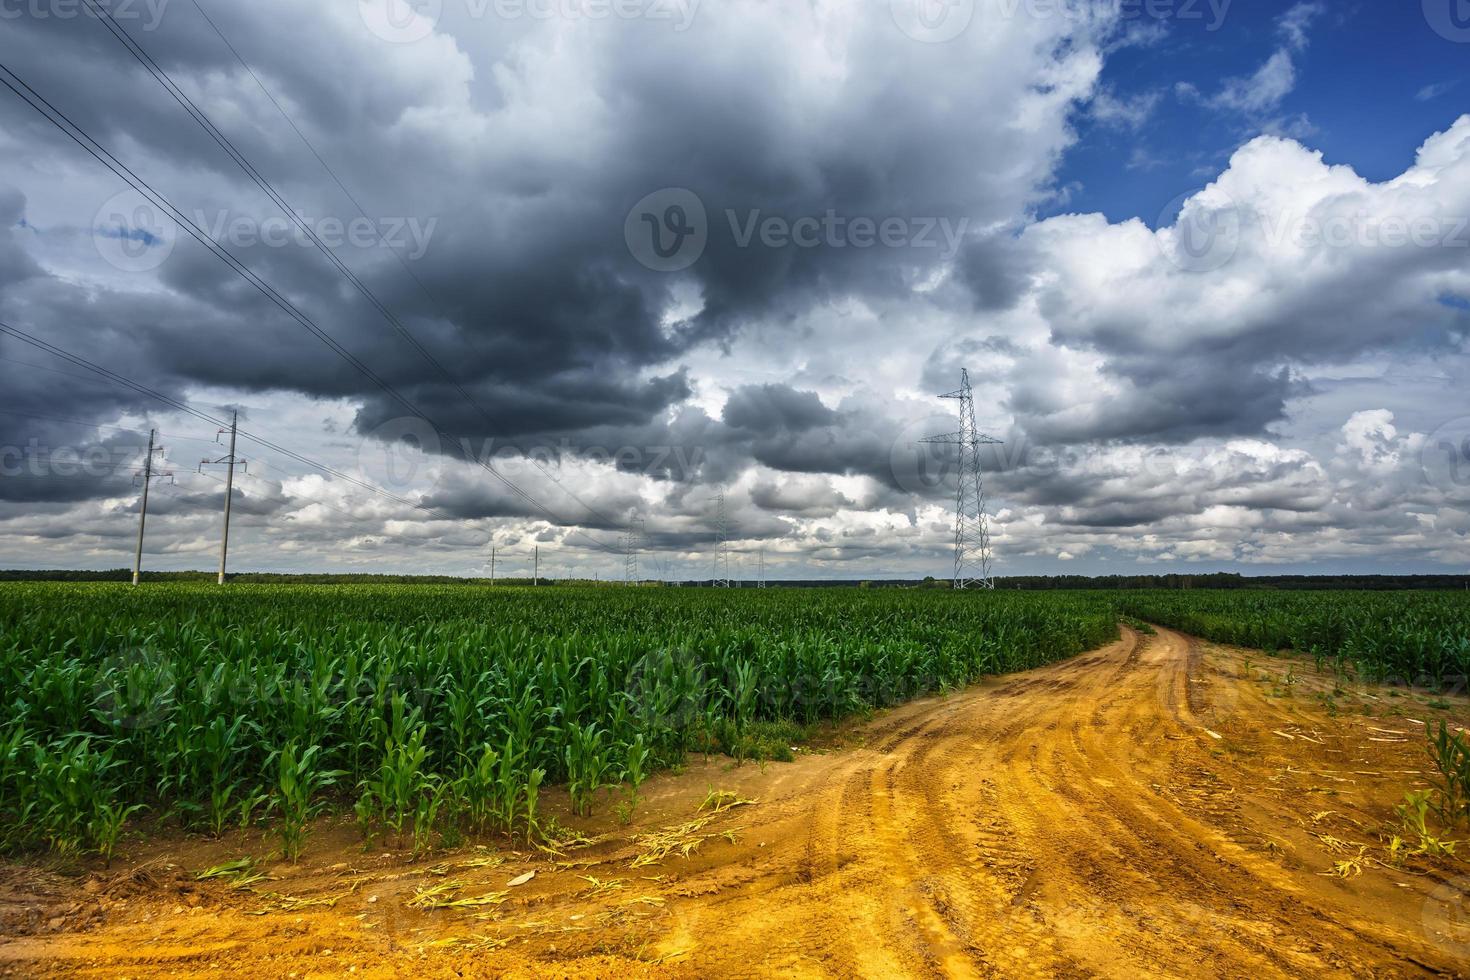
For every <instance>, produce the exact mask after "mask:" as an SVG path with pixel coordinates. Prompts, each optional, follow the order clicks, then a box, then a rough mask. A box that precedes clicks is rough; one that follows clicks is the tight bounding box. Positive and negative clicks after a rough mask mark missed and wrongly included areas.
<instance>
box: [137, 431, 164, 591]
mask: <svg viewBox="0 0 1470 980" xmlns="http://www.w3.org/2000/svg"><path fill="white" fill-rule="evenodd" d="M157 435H158V430H157V429H149V430H148V452H147V453H145V454H144V456H143V471H142V472H141V473H137V474H135V475H134V477H133V479H135V480H136V479H138V478H139V477H141V478H142V480H143V500H142V504H141V506H139V508H138V551H137V553H136V554H135V555H134V556H133V584H134V585H137V584H138V578H139V576H140V575H141V574H142V572H143V529H144V528H145V527H147V525H148V485H149V484H151V483H152V482H153V481H154V480H168V481H169V482H173V478H174V475H173V474H172V473H155V472H153V456H154V454H155V453H157V454H158V455H160V456H162V455H163V447H162V446H155V445H154V444H153V441H154V439H155V438H156V437H157Z"/></svg>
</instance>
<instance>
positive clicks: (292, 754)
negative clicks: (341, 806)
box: [274, 742, 343, 862]
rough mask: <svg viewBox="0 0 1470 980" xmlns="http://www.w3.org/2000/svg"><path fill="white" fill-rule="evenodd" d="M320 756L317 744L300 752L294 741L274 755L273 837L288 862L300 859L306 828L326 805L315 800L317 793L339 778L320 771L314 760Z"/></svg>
mask: <svg viewBox="0 0 1470 980" xmlns="http://www.w3.org/2000/svg"><path fill="white" fill-rule="evenodd" d="M320 754H321V746H319V745H312V746H308V747H307V748H305V749H302V748H300V747H299V746H298V745H297V744H296V743H295V742H288V743H286V745H285V746H283V747H282V748H281V750H280V751H279V752H278V753H277V754H276V797H275V800H274V803H275V808H276V813H277V815H278V822H277V826H276V835H277V838H278V839H279V840H280V842H281V854H282V856H283V857H285V858H286V860H288V861H293V862H294V861H296V860H297V859H299V858H300V857H301V848H302V846H303V844H304V843H305V841H306V833H307V829H306V825H307V823H308V822H310V820H311V818H312V817H314V816H315V815H316V814H317V813H318V812H319V811H320V810H321V808H322V807H323V806H325V805H326V803H325V801H324V800H321V799H320V798H319V797H320V794H321V792H322V791H323V790H325V789H327V788H328V787H330V786H332V785H333V783H335V782H336V780H337V777H339V776H341V775H343V773H342V772H340V771H336V770H327V769H323V768H321V766H320V765H319V764H318V758H317V757H318V756H319V755H320Z"/></svg>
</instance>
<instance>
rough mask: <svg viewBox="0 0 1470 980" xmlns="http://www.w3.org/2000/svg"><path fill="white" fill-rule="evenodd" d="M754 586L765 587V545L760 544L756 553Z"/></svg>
mask: <svg viewBox="0 0 1470 980" xmlns="http://www.w3.org/2000/svg"><path fill="white" fill-rule="evenodd" d="M755 587H756V588H757V589H764V588H765V587H766V546H765V545H761V549H760V551H759V552H757V553H756V579H755Z"/></svg>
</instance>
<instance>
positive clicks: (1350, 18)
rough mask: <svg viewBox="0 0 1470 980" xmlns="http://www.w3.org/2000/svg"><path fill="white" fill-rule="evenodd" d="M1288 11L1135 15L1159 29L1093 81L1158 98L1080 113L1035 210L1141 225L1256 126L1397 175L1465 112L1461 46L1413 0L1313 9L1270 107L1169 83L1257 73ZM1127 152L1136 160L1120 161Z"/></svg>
mask: <svg viewBox="0 0 1470 980" xmlns="http://www.w3.org/2000/svg"><path fill="white" fill-rule="evenodd" d="M1430 2H1434V0H1430ZM1446 2H1450V0H1446ZM1297 6H1299V7H1300V6H1301V5H1297ZM1288 9H1290V5H1286V4H1273V3H1260V2H1250V0H1236V2H1234V3H1232V4H1231V5H1230V6H1229V8H1228V10H1227V11H1226V13H1225V16H1224V18H1223V23H1222V24H1221V26H1220V27H1219V29H1217V30H1213V31H1211V30H1209V23H1210V20H1211V18H1212V17H1213V15H1212V14H1210V13H1209V11H1208V8H1207V7H1206V8H1202V12H1203V14H1204V19H1201V20H1177V19H1175V20H1166V21H1154V22H1149V21H1147V20H1142V21H1138V22H1136V23H1138V24H1139V25H1140V26H1149V27H1151V28H1152V29H1154V30H1156V31H1157V32H1158V37H1157V39H1156V40H1153V41H1151V43H1142V44H1137V45H1132V46H1128V47H1122V48H1119V49H1118V50H1116V51H1115V52H1113V53H1112V54H1111V55H1110V56H1109V58H1108V60H1107V61H1106V63H1105V65H1104V67H1103V71H1102V84H1103V86H1104V87H1105V88H1108V89H1111V90H1112V91H1113V92H1115V93H1116V95H1117V96H1118V97H1119V98H1120V99H1121V100H1124V101H1131V100H1136V99H1140V98H1149V97H1157V99H1158V102H1157V105H1156V107H1155V109H1154V111H1153V112H1152V113H1151V114H1150V115H1149V117H1148V119H1147V120H1146V121H1145V122H1143V124H1142V125H1141V126H1140V127H1139V128H1138V129H1137V130H1134V129H1131V128H1119V127H1117V126H1113V125H1108V124H1106V123H1100V122H1098V121H1096V120H1095V119H1093V118H1092V117H1091V116H1090V115H1089V114H1088V113H1087V112H1086V111H1085V110H1083V111H1079V114H1078V120H1077V125H1078V129H1079V136H1080V138H1079V140H1078V142H1077V144H1076V145H1075V146H1074V147H1073V148H1072V149H1071V150H1070V151H1069V152H1068V154H1067V155H1066V158H1065V160H1064V162H1063V166H1062V167H1061V169H1060V171H1059V174H1058V184H1059V185H1060V186H1063V187H1071V188H1072V191H1071V193H1070V194H1069V196H1068V197H1067V199H1066V200H1065V201H1064V202H1059V203H1053V204H1051V205H1050V206H1048V207H1047V208H1044V209H1042V212H1041V213H1042V214H1056V213H1060V212H1066V211H1078V212H1088V211H1100V212H1102V213H1104V214H1106V215H1107V216H1108V217H1109V218H1110V219H1111V220H1114V221H1119V220H1123V219H1126V218H1130V217H1141V218H1143V219H1144V220H1145V221H1147V222H1149V224H1150V225H1153V224H1154V222H1155V220H1156V218H1157V217H1158V216H1159V213H1160V210H1161V209H1162V208H1164V207H1165V206H1166V205H1167V204H1168V203H1169V202H1170V201H1172V200H1174V199H1175V198H1176V197H1178V195H1180V194H1182V193H1185V192H1187V191H1190V190H1194V189H1197V188H1199V187H1201V186H1203V185H1204V184H1206V183H1208V182H1209V181H1210V180H1212V179H1213V178H1214V177H1215V176H1216V175H1217V174H1218V173H1219V172H1220V171H1221V170H1223V169H1224V168H1225V166H1226V165H1227V164H1228V162H1229V158H1230V154H1231V153H1232V152H1233V151H1234V150H1235V148H1236V147H1237V146H1239V145H1240V144H1241V143H1243V142H1245V141H1247V140H1249V139H1251V138H1253V137H1255V136H1258V135H1260V134H1261V133H1262V132H1281V133H1283V134H1285V135H1290V136H1293V137H1295V138H1298V139H1302V140H1303V141H1304V142H1305V143H1306V144H1307V145H1309V146H1311V147H1313V148H1314V149H1317V150H1320V151H1322V153H1323V154H1324V156H1325V159H1326V162H1328V163H1329V164H1346V165H1348V166H1351V167H1353V168H1354V169H1355V170H1356V171H1357V172H1358V173H1359V174H1361V175H1363V176H1364V177H1366V178H1368V179H1369V180H1373V181H1382V180H1386V179H1389V178H1391V177H1393V176H1395V175H1397V174H1399V173H1402V172H1403V171H1404V169H1405V168H1406V167H1407V166H1408V165H1409V164H1410V163H1412V162H1413V159H1414V151H1415V150H1416V149H1417V148H1418V146H1419V145H1420V144H1421V143H1422V142H1423V141H1424V140H1425V138H1426V137H1428V136H1429V135H1430V134H1431V133H1435V132H1438V131H1440V130H1443V129H1445V128H1446V127H1448V126H1449V125H1450V124H1451V123H1452V122H1454V120H1455V118H1456V117H1457V116H1458V115H1459V114H1460V113H1461V112H1462V111H1463V108H1464V106H1465V105H1466V100H1467V96H1470V46H1467V45H1466V44H1463V43H1453V42H1450V41H1447V40H1446V39H1445V38H1443V37H1441V36H1440V35H1439V34H1437V33H1435V31H1434V30H1433V28H1432V27H1431V26H1430V23H1429V21H1428V19H1427V18H1426V16H1425V14H1424V12H1423V10H1422V9H1421V4H1420V2H1419V0H1379V2H1366V3H1365V2H1355V3H1334V4H1331V5H1326V4H1324V5H1322V6H1321V7H1320V8H1319V12H1317V13H1316V14H1315V15H1313V16H1312V17H1311V18H1310V22H1309V23H1308V24H1307V26H1306V38H1305V43H1304V44H1303V45H1302V46H1301V47H1300V48H1299V49H1297V50H1292V51H1291V53H1290V56H1291V60H1292V63H1293V67H1294V69H1295V79H1294V85H1293V87H1292V88H1291V90H1290V91H1289V92H1288V93H1287V94H1286V95H1285V97H1284V98H1282V99H1281V100H1280V102H1279V103H1278V104H1277V105H1276V106H1274V107H1273V108H1272V109H1271V110H1270V111H1266V112H1256V113H1251V112H1243V111H1239V110H1232V109H1225V108H1217V107H1212V106H1210V105H1208V104H1205V103H1204V102H1203V101H1202V100H1201V99H1197V98H1194V99H1192V98H1187V97H1185V98H1181V97H1180V95H1179V94H1178V93H1177V91H1176V90H1177V87H1178V85H1179V84H1180V83H1187V84H1189V85H1192V86H1194V87H1195V89H1197V90H1198V91H1199V92H1200V93H1202V94H1203V95H1204V96H1205V97H1206V98H1208V97H1209V96H1210V95H1212V94H1214V93H1218V92H1219V91H1220V89H1221V87H1222V85H1223V84H1224V82H1225V81H1226V80H1228V79H1231V78H1243V77H1248V76H1251V75H1252V74H1253V73H1255V72H1256V71H1257V70H1258V69H1260V68H1261V67H1262V65H1264V64H1265V63H1266V62H1267V61H1268V60H1269V59H1270V58H1271V57H1272V55H1273V54H1275V53H1276V52H1277V51H1279V50H1282V48H1283V42H1284V38H1283V35H1282V31H1281V29H1280V26H1279V25H1280V22H1281V18H1282V17H1283V14H1284V12H1285V11H1286V10H1288ZM1138 152H1141V153H1143V154H1145V155H1146V157H1147V163H1145V164H1144V165H1141V166H1140V165H1137V164H1136V163H1134V164H1133V165H1130V163H1131V161H1133V157H1134V154H1135V153H1138ZM1170 217H1172V215H1170Z"/></svg>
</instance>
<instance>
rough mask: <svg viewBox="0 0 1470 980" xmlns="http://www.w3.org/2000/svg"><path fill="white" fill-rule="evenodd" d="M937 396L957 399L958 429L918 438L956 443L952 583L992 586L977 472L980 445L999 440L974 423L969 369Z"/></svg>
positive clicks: (981, 487)
mask: <svg viewBox="0 0 1470 980" xmlns="http://www.w3.org/2000/svg"><path fill="white" fill-rule="evenodd" d="M939 397H941V398H953V399H954V400H955V401H957V402H959V403H960V431H958V432H950V433H947V434H945V435H942V436H930V437H929V438H928V439H923V440H920V441H921V442H927V443H937V444H940V445H947V446H958V447H959V481H958V482H959V490H958V492H957V494H956V498H955V516H954V587H955V588H956V589H993V588H995V582H994V580H992V579H991V577H990V518H989V517H987V516H986V513H985V483H984V481H983V479H982V478H981V473H980V447H981V446H995V445H999V444H1000V440H999V439H992V438H991V437H990V436H988V435H985V434H984V433H982V432H981V431H980V430H979V428H978V427H977V426H976V425H975V396H974V394H973V393H972V392H971V390H970V372H969V370H967V369H964V368H961V369H960V387H959V390H957V391H951V392H950V393H949V394H947V395H940V396H939Z"/></svg>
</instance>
